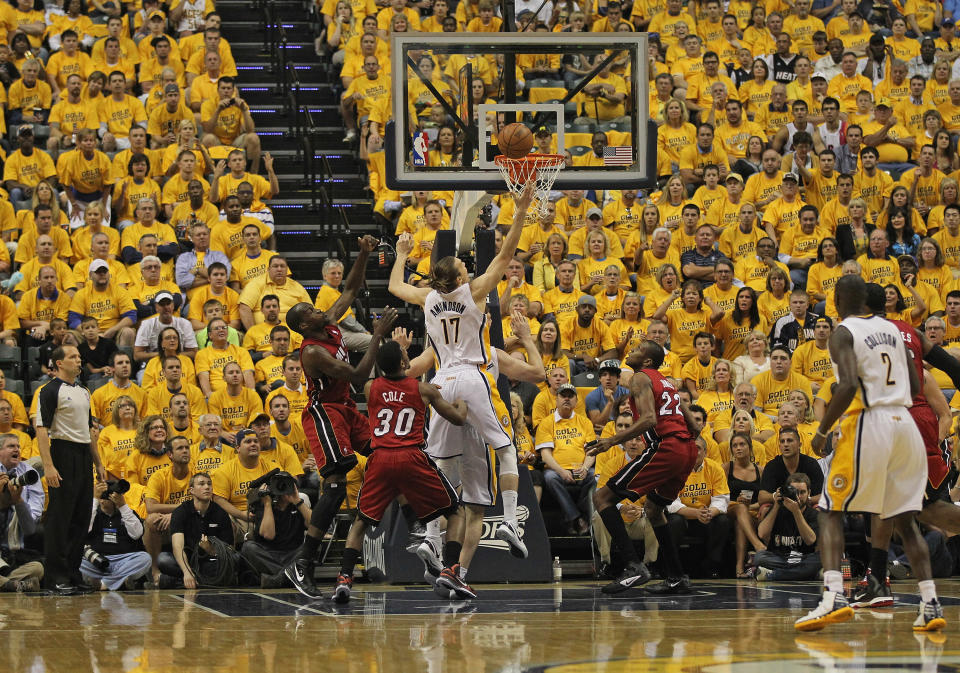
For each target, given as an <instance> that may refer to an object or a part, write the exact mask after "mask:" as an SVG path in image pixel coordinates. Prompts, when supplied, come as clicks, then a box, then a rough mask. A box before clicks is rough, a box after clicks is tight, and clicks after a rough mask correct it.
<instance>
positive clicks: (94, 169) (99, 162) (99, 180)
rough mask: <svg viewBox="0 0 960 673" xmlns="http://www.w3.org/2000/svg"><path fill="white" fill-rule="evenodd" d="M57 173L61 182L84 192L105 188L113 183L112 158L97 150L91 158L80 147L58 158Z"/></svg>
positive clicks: (88, 192)
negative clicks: (111, 173) (111, 172)
mask: <svg viewBox="0 0 960 673" xmlns="http://www.w3.org/2000/svg"><path fill="white" fill-rule="evenodd" d="M57 175H58V176H59V177H60V182H61V183H63V184H64V185H66V186H69V187H73V188H74V189H76V190H77V191H78V192H82V193H84V194H90V193H92V192H97V191H100V190H103V189H105V188H108V187H109V186H110V185H112V184H113V178H112V177H111V175H110V159H109V158H107V155H106V154H104V153H103V152H99V151H97V150H94V152H93V156H92V157H91V158H89V159H88V158H87V157H85V156H84V155H83V152H81V151H80V150H78V149H75V150H72V151H70V152H64V153H63V154H61V155H60V157H59V158H58V159H57Z"/></svg>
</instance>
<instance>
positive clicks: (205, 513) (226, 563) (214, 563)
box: [160, 472, 239, 589]
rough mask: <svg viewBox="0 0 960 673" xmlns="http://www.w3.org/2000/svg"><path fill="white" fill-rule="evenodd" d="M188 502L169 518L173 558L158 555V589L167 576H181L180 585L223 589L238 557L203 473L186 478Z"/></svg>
mask: <svg viewBox="0 0 960 673" xmlns="http://www.w3.org/2000/svg"><path fill="white" fill-rule="evenodd" d="M190 495H191V496H193V498H192V500H187V501H185V502H183V503H182V504H181V505H180V506H179V507H177V508H176V509H175V510H173V513H172V514H171V515H170V545H171V547H172V548H173V556H172V557H171V556H170V554H168V553H166V552H163V553H161V554H160V570H161V572H162V575H161V576H160V586H161V587H162V588H166V585H167V582H165V580H166V579H167V578H169V577H173V578H176V577H179V576H181V575H182V576H183V586H184V587H186V588H187V589H196V588H197V585H198V584H201V583H202V584H204V585H206V586H227V585H229V584H231V583H232V582H233V580H234V578H235V576H234V573H233V568H235V567H236V564H237V560H238V558H239V554H237V552H236V550H235V549H234V548H233V523H232V522H231V520H230V515H229V514H227V513H226V511H224V509H223V508H222V507H221V506H220V505H218V504H217V503H215V502H214V501H213V480H212V479H211V478H210V475H209V474H208V473H207V472H197V473H195V474H194V475H193V476H192V477H190Z"/></svg>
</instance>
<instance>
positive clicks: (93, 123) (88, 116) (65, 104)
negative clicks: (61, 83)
mask: <svg viewBox="0 0 960 673" xmlns="http://www.w3.org/2000/svg"><path fill="white" fill-rule="evenodd" d="M49 121H50V125H51V126H52V125H53V124H55V123H56V124H59V128H60V132H61V133H63V134H64V135H71V134H73V133H76V132H77V131H79V130H80V129H93V130H96V129H97V128H99V126H100V111H99V110H98V109H97V106H95V105H94V104H93V103H90V102H88V101H84V100H82V99H81V101H80V102H79V103H71V102H70V101H69V100H67V97H66V96H64V97H62V98H61V99H60V100H59V101H58V102H57V103H56V105H54V106H53V109H51V110H50V119H49Z"/></svg>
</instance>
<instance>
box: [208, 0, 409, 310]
mask: <svg viewBox="0 0 960 673" xmlns="http://www.w3.org/2000/svg"><path fill="white" fill-rule="evenodd" d="M217 11H218V12H219V13H220V14H221V16H222V20H223V27H222V29H223V34H224V35H225V36H226V37H227V38H228V39H229V40H230V44H231V47H232V48H233V55H234V58H235V59H236V62H237V70H238V74H239V88H240V91H241V96H242V97H243V99H244V100H246V101H247V103H248V104H249V105H250V111H251V115H252V116H253V120H254V122H255V123H256V126H257V133H258V134H259V136H260V140H261V144H262V146H263V150H264V152H270V154H271V155H272V156H273V157H274V160H275V161H274V170H275V171H276V173H277V178H278V180H279V182H280V193H279V194H278V195H277V197H276V198H274V199H272V200H271V202H270V207H271V208H272V209H273V213H274V219H275V223H276V241H277V243H276V245H277V251H278V252H281V253H283V255H284V256H285V257H286V258H287V260H288V262H289V264H290V269H291V272H292V274H293V276H294V277H295V278H296V279H297V280H298V281H299V282H300V283H302V284H303V285H304V287H306V289H307V291H308V292H310V293H311V295H312V294H315V293H316V290H317V288H319V287H320V284H321V283H322V275H321V265H322V263H323V259H325V258H326V257H328V256H329V255H331V254H333V255H336V256H337V257H339V258H340V259H344V258H345V257H346V256H350V257H352V256H353V255H355V254H356V239H357V237H358V236H362V235H363V234H373V235H375V236H379V235H380V231H379V229H378V227H377V226H376V225H375V224H374V220H373V209H372V207H371V204H370V199H369V198H368V197H367V195H366V192H365V190H364V187H365V185H366V177H365V168H364V166H363V165H362V163H361V162H360V161H359V160H358V158H357V154H356V151H355V148H353V147H349V146H346V145H345V144H344V143H343V134H344V129H343V125H342V120H341V117H340V110H339V106H338V101H339V99H340V94H341V91H342V87H341V85H340V81H339V77H338V73H337V72H335V71H333V70H331V69H330V68H329V65H328V64H327V63H325V62H322V61H321V59H320V58H318V57H317V56H316V54H315V53H314V37H315V35H317V34H318V32H319V23H318V21H319V19H318V14H317V13H316V9H315V7H314V5H313V3H312V2H304V1H303V0H256V2H253V3H251V2H250V1H249V0H247V1H244V0H220V1H219V2H217ZM348 267H349V264H348ZM367 277H368V282H367V287H368V288H369V289H370V291H371V293H372V294H371V296H370V297H369V300H370V302H372V304H373V308H376V307H378V306H383V305H385V304H386V303H387V300H386V297H387V294H386V278H387V271H386V270H380V269H376V268H374V264H373V263H371V265H370V271H369V273H368V274H367ZM366 299H368V297H366V296H365V297H364V304H365V306H364V307H365V308H366V309H370V308H371V306H370V303H368V302H367V301H366ZM394 303H395V302H394Z"/></svg>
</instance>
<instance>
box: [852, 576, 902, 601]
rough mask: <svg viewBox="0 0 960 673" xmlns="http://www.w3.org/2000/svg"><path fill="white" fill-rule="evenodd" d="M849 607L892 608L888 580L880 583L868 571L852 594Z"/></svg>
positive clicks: (891, 595)
mask: <svg viewBox="0 0 960 673" xmlns="http://www.w3.org/2000/svg"><path fill="white" fill-rule="evenodd" d="M850 605H851V606H852V607H855V608H889V607H892V606H893V594H892V593H890V583H889V580H888V581H886V582H881V581H880V580H878V579H877V578H876V577H874V575H873V573H871V572H870V571H869V570H868V571H867V574H866V575H864V577H863V580H862V581H861V582H860V583H859V584H858V585H857V588H856V590H855V591H854V592H853V600H852V601H850Z"/></svg>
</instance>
